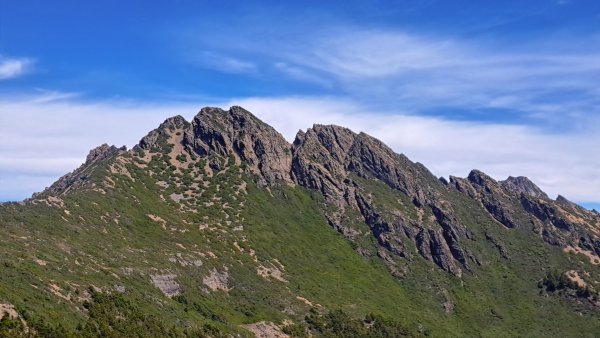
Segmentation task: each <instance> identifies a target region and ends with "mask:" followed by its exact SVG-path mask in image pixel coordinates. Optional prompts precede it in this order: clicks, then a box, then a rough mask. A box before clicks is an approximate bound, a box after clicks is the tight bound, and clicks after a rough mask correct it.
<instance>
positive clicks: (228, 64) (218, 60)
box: [190, 52, 257, 74]
mask: <svg viewBox="0 0 600 338" xmlns="http://www.w3.org/2000/svg"><path fill="white" fill-rule="evenodd" d="M190 61H191V62H192V63H194V64H196V65H199V66H202V67H206V68H211V69H216V70H219V71H222V72H225V73H233V74H236V73H252V72H255V71H256V70H257V66H256V64H254V63H253V62H250V61H246V60H242V59H239V58H237V57H233V56H228V55H224V54H218V53H213V52H202V53H200V54H198V55H196V56H194V57H193V58H190Z"/></svg>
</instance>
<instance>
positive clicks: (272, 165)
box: [186, 106, 292, 184]
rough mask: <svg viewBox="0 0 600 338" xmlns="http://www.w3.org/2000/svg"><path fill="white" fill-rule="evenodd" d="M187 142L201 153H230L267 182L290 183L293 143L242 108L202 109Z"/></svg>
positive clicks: (224, 155) (195, 118)
mask: <svg viewBox="0 0 600 338" xmlns="http://www.w3.org/2000/svg"><path fill="white" fill-rule="evenodd" d="M186 136H187V137H186V142H188V143H189V144H191V146H192V148H193V150H194V151H195V152H196V153H197V154H198V155H200V156H202V155H207V154H218V155H221V156H223V157H228V156H230V155H232V156H234V157H235V158H236V161H237V162H238V163H241V162H243V163H245V164H246V165H247V166H248V169H249V170H250V171H251V172H253V173H255V174H258V175H260V176H262V177H263V178H264V179H265V180H266V182H268V183H272V184H273V183H276V182H280V181H284V182H291V178H290V167H291V162H292V156H291V149H290V148H291V146H290V144H289V143H288V142H287V141H286V140H285V139H284V138H283V136H281V134H280V133H279V132H277V131H276V130H275V129H273V128H272V127H271V126H269V125H267V124H265V123H264V122H262V121H260V120H259V119H258V118H257V117H255V116H254V115H252V114H251V113H250V112H248V111H247V110H245V109H243V108H241V107H236V106H234V107H231V109H230V110H229V111H224V110H222V109H219V108H203V109H202V110H201V111H200V113H198V115H196V117H194V120H193V121H192V124H191V130H190V133H189V134H187V135H186Z"/></svg>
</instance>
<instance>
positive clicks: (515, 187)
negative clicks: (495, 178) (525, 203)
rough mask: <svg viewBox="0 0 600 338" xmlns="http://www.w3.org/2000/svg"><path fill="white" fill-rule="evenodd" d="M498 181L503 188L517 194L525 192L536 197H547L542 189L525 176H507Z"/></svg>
mask: <svg viewBox="0 0 600 338" xmlns="http://www.w3.org/2000/svg"><path fill="white" fill-rule="evenodd" d="M499 183H500V185H501V186H502V187H503V188H504V189H506V190H508V191H510V192H513V193H515V194H517V195H520V194H526V195H529V196H532V197H537V198H548V195H546V193H545V192H543V191H542V189H540V188H539V187H538V186H537V185H535V183H533V182H531V180H530V179H529V178H527V177H525V176H517V177H513V176H509V177H508V178H507V179H506V180H504V181H500V182H499Z"/></svg>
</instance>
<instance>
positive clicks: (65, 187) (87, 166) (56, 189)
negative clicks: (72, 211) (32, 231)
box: [29, 144, 127, 200]
mask: <svg viewBox="0 0 600 338" xmlns="http://www.w3.org/2000/svg"><path fill="white" fill-rule="evenodd" d="M126 150H127V148H126V147H125V146H123V147H121V148H117V147H115V146H109V145H108V144H103V145H101V146H99V147H96V148H94V149H92V150H90V152H89V154H88V155H87V157H86V161H85V163H83V164H82V165H81V166H80V167H79V168H77V169H76V170H74V171H73V172H71V173H68V174H66V175H64V176H62V177H61V178H60V179H58V181H56V182H54V184H52V185H51V186H50V187H49V188H46V189H45V190H44V191H43V192H41V193H37V194H33V196H32V197H31V198H30V199H29V200H35V199H38V198H43V197H45V196H60V195H63V194H65V193H67V192H69V191H71V190H74V189H77V188H79V187H81V186H83V185H84V184H85V183H86V182H87V181H88V179H89V177H90V174H91V172H92V170H93V169H94V167H95V166H96V165H97V164H99V163H101V162H103V161H106V160H108V159H110V158H113V157H115V156H116V155H118V154H119V153H122V152H125V151H126Z"/></svg>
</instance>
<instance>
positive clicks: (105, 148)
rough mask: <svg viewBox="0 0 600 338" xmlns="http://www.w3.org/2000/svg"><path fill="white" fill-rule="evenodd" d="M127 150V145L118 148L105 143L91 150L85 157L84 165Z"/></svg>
mask: <svg viewBox="0 0 600 338" xmlns="http://www.w3.org/2000/svg"><path fill="white" fill-rule="evenodd" d="M125 150H127V147H125V146H123V147H121V148H117V147H115V146H109V145H108V144H106V143H104V144H103V145H101V146H98V147H96V148H94V149H92V150H90V152H89V153H88V155H87V157H86V159H85V164H84V165H90V164H92V163H95V162H98V161H102V160H104V159H106V158H108V157H111V156H113V155H116V154H117V153H118V152H119V151H125Z"/></svg>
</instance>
